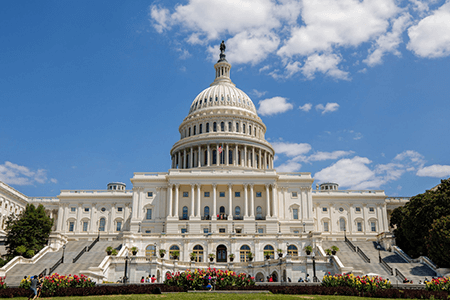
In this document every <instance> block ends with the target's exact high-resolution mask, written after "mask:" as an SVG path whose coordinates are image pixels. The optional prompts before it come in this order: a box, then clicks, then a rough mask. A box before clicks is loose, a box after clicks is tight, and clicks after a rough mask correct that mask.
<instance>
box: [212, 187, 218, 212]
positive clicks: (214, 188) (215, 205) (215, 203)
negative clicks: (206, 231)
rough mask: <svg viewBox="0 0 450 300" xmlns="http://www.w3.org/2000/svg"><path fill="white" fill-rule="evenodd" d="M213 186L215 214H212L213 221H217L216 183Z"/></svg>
mask: <svg viewBox="0 0 450 300" xmlns="http://www.w3.org/2000/svg"><path fill="white" fill-rule="evenodd" d="M212 186H213V213H212V218H211V219H212V220H217V195H216V194H217V189H216V188H217V185H216V184H215V183H213V184H212Z"/></svg>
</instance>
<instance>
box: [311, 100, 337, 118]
mask: <svg viewBox="0 0 450 300" xmlns="http://www.w3.org/2000/svg"><path fill="white" fill-rule="evenodd" d="M338 108H339V104H337V103H327V104H326V105H325V106H323V104H317V105H316V110H318V111H320V110H321V111H322V115H323V114H325V113H327V112H333V111H336V110H338Z"/></svg>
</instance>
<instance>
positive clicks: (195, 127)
mask: <svg viewBox="0 0 450 300" xmlns="http://www.w3.org/2000/svg"><path fill="white" fill-rule="evenodd" d="M196 129H197V126H196V125H194V135H196V134H197V133H196Z"/></svg>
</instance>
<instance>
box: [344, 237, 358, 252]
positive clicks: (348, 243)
mask: <svg viewBox="0 0 450 300" xmlns="http://www.w3.org/2000/svg"><path fill="white" fill-rule="evenodd" d="M345 242H346V243H347V245H348V246H349V247H350V248H352V250H353V252H356V247H355V245H353V243H352V242H351V241H350V240H349V239H348V238H347V237H345Z"/></svg>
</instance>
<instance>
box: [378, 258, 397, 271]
mask: <svg viewBox="0 0 450 300" xmlns="http://www.w3.org/2000/svg"><path fill="white" fill-rule="evenodd" d="M380 264H381V265H382V266H383V267H384V268H385V269H387V270H388V271H389V273H391V275H394V270H393V269H392V267H391V266H390V265H388V263H387V262H385V261H384V259H382V258H381V257H380Z"/></svg>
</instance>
